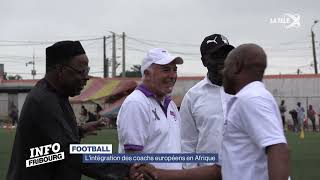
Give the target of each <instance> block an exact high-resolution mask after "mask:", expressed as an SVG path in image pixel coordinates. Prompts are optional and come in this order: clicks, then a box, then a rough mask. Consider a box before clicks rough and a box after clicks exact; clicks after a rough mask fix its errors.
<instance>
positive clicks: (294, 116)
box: [289, 109, 299, 132]
mask: <svg viewBox="0 0 320 180" xmlns="http://www.w3.org/2000/svg"><path fill="white" fill-rule="evenodd" d="M289 114H290V115H291V117H292V121H293V129H292V130H293V132H298V124H299V122H298V113H297V111H296V110H295V109H292V110H290V111H289Z"/></svg>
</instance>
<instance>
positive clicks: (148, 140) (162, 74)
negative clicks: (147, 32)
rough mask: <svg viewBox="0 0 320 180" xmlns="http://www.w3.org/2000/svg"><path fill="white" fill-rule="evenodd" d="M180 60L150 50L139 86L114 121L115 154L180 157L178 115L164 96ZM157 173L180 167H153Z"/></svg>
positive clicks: (159, 50) (158, 49) (179, 164)
mask: <svg viewBox="0 0 320 180" xmlns="http://www.w3.org/2000/svg"><path fill="white" fill-rule="evenodd" d="M182 63H183V60H182V58H181V57H176V56H171V55H170V54H169V53H168V51H167V50H165V49H162V48H154V49H151V50H149V51H148V52H147V54H146V56H145V58H144V60H143V62H142V65H141V73H142V84H140V85H139V86H138V87H137V88H136V89H135V90H134V91H133V92H132V93H131V94H130V95H129V96H128V97H127V98H126V100H125V101H124V103H123V104H122V106H121V109H120V111H119V114H118V118H117V128H118V139H119V153H180V152H181V142H180V141H181V138H180V121H181V119H180V115H179V112H178V109H177V106H176V105H175V103H174V102H173V101H172V100H171V99H170V97H169V96H168V95H169V94H170V93H171V92H172V90H173V86H174V84H175V82H176V80H177V66H176V65H177V64H182ZM153 165H154V166H155V167H157V168H161V169H181V168H182V165H181V163H153Z"/></svg>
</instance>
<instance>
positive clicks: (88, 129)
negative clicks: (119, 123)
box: [80, 119, 107, 136]
mask: <svg viewBox="0 0 320 180" xmlns="http://www.w3.org/2000/svg"><path fill="white" fill-rule="evenodd" d="M106 125H107V120H106V119H100V120H98V121H92V122H88V123H85V124H83V125H82V126H80V128H81V131H82V132H83V135H84V136H86V135H97V132H96V131H97V130H101V127H104V126H106Z"/></svg>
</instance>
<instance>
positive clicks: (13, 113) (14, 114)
mask: <svg viewBox="0 0 320 180" xmlns="http://www.w3.org/2000/svg"><path fill="white" fill-rule="evenodd" d="M18 116H19V111H18V108H17V106H16V105H14V104H12V105H11V109H10V113H9V117H10V118H11V122H12V126H15V125H16V123H18Z"/></svg>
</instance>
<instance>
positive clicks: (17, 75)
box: [4, 73, 22, 80]
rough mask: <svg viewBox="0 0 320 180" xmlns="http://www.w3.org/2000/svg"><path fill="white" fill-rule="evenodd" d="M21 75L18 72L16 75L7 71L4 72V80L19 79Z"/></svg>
mask: <svg viewBox="0 0 320 180" xmlns="http://www.w3.org/2000/svg"><path fill="white" fill-rule="evenodd" d="M21 79H22V76H20V75H19V74H16V75H8V74H7V73H4V80H21Z"/></svg>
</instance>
